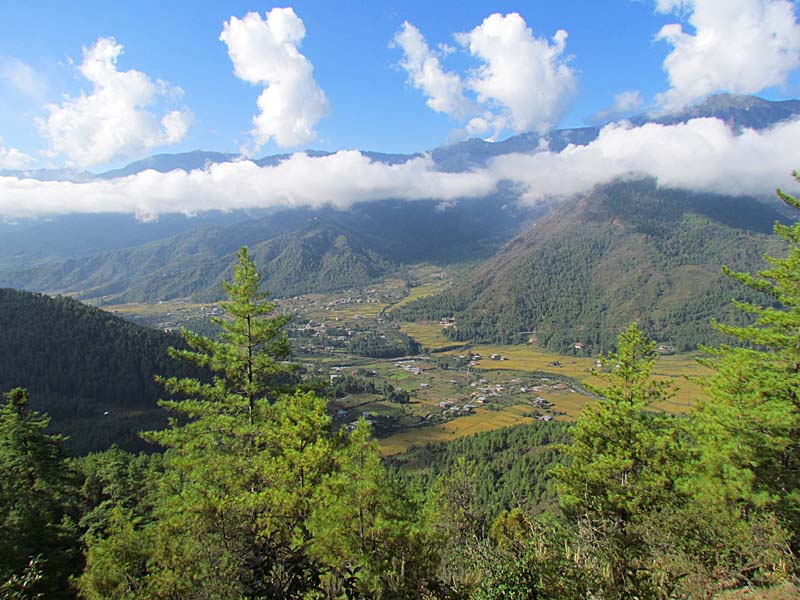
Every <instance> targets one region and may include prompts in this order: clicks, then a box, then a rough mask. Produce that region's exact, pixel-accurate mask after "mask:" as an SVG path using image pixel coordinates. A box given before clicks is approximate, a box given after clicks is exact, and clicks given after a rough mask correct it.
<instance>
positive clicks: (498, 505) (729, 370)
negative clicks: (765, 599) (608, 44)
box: [0, 176, 800, 600]
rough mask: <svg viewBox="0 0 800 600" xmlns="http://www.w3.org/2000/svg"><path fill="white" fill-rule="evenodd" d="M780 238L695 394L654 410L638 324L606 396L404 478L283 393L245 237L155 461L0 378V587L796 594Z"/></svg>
mask: <svg viewBox="0 0 800 600" xmlns="http://www.w3.org/2000/svg"><path fill="white" fill-rule="evenodd" d="M798 178H799V179H800V176H798ZM782 198H783V199H784V201H785V202H786V203H787V204H789V205H790V206H792V207H794V208H797V209H800V202H798V201H797V200H795V199H794V198H791V197H788V196H785V195H782ZM776 232H777V233H778V235H779V236H781V237H782V238H783V240H785V242H786V243H787V244H788V246H789V251H788V254H787V255H786V256H785V257H784V258H768V262H769V264H770V267H769V268H768V269H766V270H763V271H761V272H760V273H758V274H756V275H750V274H747V273H745V272H739V271H728V275H730V277H731V278H732V279H733V280H734V281H737V282H739V283H741V284H744V286H745V287H746V288H748V289H751V290H752V291H753V292H754V293H757V294H760V295H761V297H766V298H767V299H768V301H767V302H765V303H763V304H758V303H755V302H743V303H738V304H737V305H736V307H737V308H738V309H739V310H740V311H742V312H744V313H745V314H747V315H750V316H751V318H752V321H751V322H744V324H738V323H737V322H736V321H734V322H733V323H724V324H717V325H715V327H716V328H717V330H718V331H719V332H720V333H721V334H727V335H732V336H734V338H735V339H737V340H738V342H740V343H741V344H742V346H740V347H728V346H721V347H719V348H716V349H713V350H710V351H709V354H708V357H707V359H706V360H705V362H706V364H707V365H708V366H709V367H711V368H713V369H714V373H713V374H712V375H711V376H710V377H709V378H707V379H706V380H705V382H704V384H705V385H706V387H707V394H708V398H707V399H706V400H704V401H702V402H700V403H699V405H698V407H697V408H696V409H695V410H694V411H692V412H690V413H688V414H681V415H677V414H672V413H667V412H664V411H662V410H660V409H659V408H658V407H659V406H662V405H664V404H666V403H668V402H669V400H670V398H671V396H672V394H673V393H674V390H673V387H672V385H671V383H670V382H665V381H663V380H659V379H654V378H653V377H652V368H653V364H654V361H655V356H656V344H655V343H654V342H653V341H651V340H649V339H648V338H647V337H645V335H644V334H643V333H642V331H641V330H640V328H639V327H638V326H637V325H631V326H629V327H627V328H626V329H625V330H624V331H623V333H622V334H621V335H620V336H619V338H618V342H617V345H616V351H615V352H610V353H608V354H606V355H604V356H603V357H602V358H601V360H600V365H599V368H598V370H597V371H596V372H595V373H594V377H595V378H596V380H597V381H598V385H596V386H594V387H592V388H591V391H592V392H593V393H594V394H595V395H596V396H598V399H597V400H596V401H595V402H594V403H592V404H590V405H588V406H587V407H586V408H585V409H584V411H583V412H582V414H581V416H580V417H579V419H578V421H577V423H576V424H575V425H572V426H569V425H566V424H563V423H556V422H552V423H543V422H542V423H540V422H537V423H535V424H534V425H529V426H524V427H519V428H516V429H512V430H506V431H498V432H493V433H490V434H483V435H481V436H477V437H474V438H469V439H464V440H460V441H458V442H456V443H455V444H453V445H448V446H433V445H431V446H426V447H423V448H417V449H416V450H415V451H414V452H412V453H410V454H408V455H406V456H405V457H403V458H398V459H396V460H395V466H396V467H398V468H399V469H401V470H400V471H394V470H390V469H388V468H387V467H386V466H385V465H384V463H383V462H382V461H381V458H380V455H379V452H378V447H377V443H376V441H375V440H374V439H373V437H372V434H371V431H370V428H369V426H368V424H367V422H366V421H364V420H360V421H358V422H356V423H354V424H353V426H352V427H349V428H345V429H341V430H338V431H336V430H334V428H333V427H332V420H331V417H330V416H329V415H328V414H327V411H326V407H325V401H324V400H322V399H321V398H319V397H317V396H316V395H315V394H314V393H311V392H302V391H299V390H297V389H294V388H295V386H296V381H295V380H294V379H293V378H292V373H293V371H294V370H295V366H294V365H293V363H291V362H290V361H289V360H288V358H289V347H288V343H287V339H286V337H285V334H284V331H283V329H284V327H285V325H286V318H285V317H282V316H279V315H275V314H274V312H273V310H274V305H273V304H272V303H270V302H268V301H267V299H266V296H265V295H264V294H263V293H261V292H260V291H259V275H258V273H257V272H256V269H255V265H254V263H253V261H252V259H251V257H250V255H249V254H248V252H247V251H246V250H244V249H243V250H241V251H240V252H239V253H238V262H237V265H236V267H235V269H234V271H233V275H232V280H231V282H230V283H226V284H225V286H224V289H225V292H226V294H227V296H228V301H227V302H224V303H223V308H224V309H225V312H226V313H227V315H228V317H229V318H226V319H218V320H217V325H218V326H219V327H220V329H221V333H220V334H219V336H218V337H217V338H216V339H214V340H212V339H208V338H205V337H203V336H201V335H198V334H196V333H190V332H185V333H184V337H185V342H186V346H185V347H183V348H178V349H173V350H170V355H171V356H172V357H173V358H175V359H180V360H183V361H186V362H189V363H190V364H191V365H193V366H194V367H195V368H197V369H199V370H201V376H199V377H185V376H178V375H174V376H166V377H162V378H160V379H159V382H160V383H161V384H162V385H163V386H164V387H165V389H166V390H167V391H168V392H170V393H171V394H172V395H173V396H175V398H173V399H172V400H169V401H164V402H162V405H163V406H164V407H165V408H167V409H169V410H170V411H172V412H173V413H175V414H176V416H175V417H174V418H173V419H171V420H170V423H169V427H168V428H167V429H164V430H161V431H151V432H148V433H147V434H146V438H147V439H149V440H151V441H153V442H155V443H158V444H160V445H161V446H162V448H163V452H162V453H155V454H153V455H151V456H147V455H139V456H135V455H132V454H129V453H127V452H124V451H122V450H119V449H112V450H110V451H107V452H105V453H102V454H95V455H90V456H88V457H85V458H83V459H80V460H77V461H68V460H67V459H66V458H65V456H64V455H63V453H62V451H61V450H60V446H59V444H60V442H61V440H60V438H57V437H53V436H50V435H48V434H46V433H45V431H44V430H45V427H46V426H47V419H46V417H43V416H42V415H40V414H38V413H36V412H33V411H30V410H29V409H28V401H27V395H26V392H25V391H24V390H22V389H19V388H16V389H14V390H12V391H11V392H9V393H8V394H6V400H7V404H6V406H5V407H4V408H3V409H2V410H0V508H2V512H0V516H2V520H0V527H1V528H2V529H0V533H1V534H2V536H3V539H4V540H9V541H10V543H6V544H4V546H3V548H2V551H0V590H2V592H3V594H4V595H5V596H7V597H11V598H24V597H37V596H41V595H45V596H46V597H55V598H59V597H63V598H69V597H74V596H78V597H81V598H86V599H98V600H99V599H101V598H103V599H106V598H110V599H115V598H116V599H126V600H132V599H137V598H181V599H193V598H198V599H199V598H215V599H223V600H224V599H228V598H230V599H236V600H239V599H242V598H253V599H256V598H276V599H281V598H286V599H289V598H292V599H327V600H334V599H337V600H342V599H366V598H378V599H385V600H389V599H392V600H394V599H398V600H401V599H402V600H405V599H409V600H410V599H416V598H424V599H428V600H434V599H441V600H467V599H471V600H500V599H509V598H512V599H531V598H552V599H555V598H558V599H562V598H563V599H567V600H570V599H575V600H577V599H581V598H582V599H585V598H590V597H591V598H598V599H603V600H617V599H618V600H622V599H629V598H648V599H649V598H655V599H665V600H666V599H671V598H686V599H689V598H714V597H719V598H723V597H735V596H731V594H733V593H735V592H737V591H738V590H742V589H743V588H745V587H748V586H755V587H759V588H762V589H767V590H769V589H770V588H774V589H775V590H777V592H776V593H778V594H784V593H786V594H792V593H794V592H796V591H797V588H796V587H795V584H796V583H797V577H798V574H799V571H798V564H797V563H796V561H795V557H796V556H797V553H798V551H800V537H798V531H800V527H799V526H798V525H800V523H798V515H799V514H800V477H798V473H800V464H798V444H799V443H800V441H799V440H798V432H799V431H800V422H799V421H798V418H799V417H798V415H800V410H798V409H799V408H800V407H798V400H797V392H798V384H800V379H798V373H800V366H798V365H800V356H798V348H800V337H799V336H800V286H798V282H800V223H797V224H795V225H794V226H791V227H790V226H785V225H778V226H777V227H776ZM203 371H205V372H207V373H210V374H211V375H210V378H204V377H203V376H202V372H203ZM370 383H371V382H369V381H367V380H362V379H360V378H355V377H351V378H349V379H342V381H341V382H340V384H341V385H342V386H344V389H359V390H372V389H376V388H374V386H373V387H372V388H370V385H369V384H370ZM334 385H338V384H334ZM392 391H395V390H390V389H389V388H388V387H387V388H386V389H385V390H384V393H389V394H391V392H392ZM548 465H549V466H552V467H553V468H552V470H550V471H547V470H546V469H547V467H548Z"/></svg>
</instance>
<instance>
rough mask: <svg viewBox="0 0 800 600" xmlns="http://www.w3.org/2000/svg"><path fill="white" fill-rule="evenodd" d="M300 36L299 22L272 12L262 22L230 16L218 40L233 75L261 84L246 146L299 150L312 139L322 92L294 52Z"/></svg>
mask: <svg viewBox="0 0 800 600" xmlns="http://www.w3.org/2000/svg"><path fill="white" fill-rule="evenodd" d="M305 36H306V28H305V25H304V24H303V21H302V20H301V19H300V18H299V17H298V16H297V15H296V14H295V12H294V10H292V9H291V8H274V9H272V10H271V11H269V12H268V13H266V19H262V18H261V15H260V14H258V13H255V12H251V13H248V14H247V15H245V16H244V17H243V18H241V19H239V18H237V17H231V18H230V20H228V21H227V22H226V23H225V25H224V27H223V30H222V33H221V34H220V36H219V39H220V40H221V41H222V42H224V43H225V45H226V46H227V47H228V55H229V56H230V59H231V61H232V62H233V69H234V74H235V75H236V77H238V78H239V79H241V80H243V81H247V82H248V83H252V84H256V85H263V86H266V87H265V89H264V91H262V92H261V95H260V96H259V97H258V101H257V104H258V109H259V113H258V114H257V115H256V116H254V117H253V130H252V132H251V135H252V148H249V149H248V148H245V149H244V150H245V151H246V152H249V153H253V152H256V151H258V149H259V148H261V147H262V146H263V145H264V144H266V143H267V142H269V141H270V140H273V141H274V142H275V143H276V144H278V145H279V146H282V147H292V146H301V145H303V144H307V143H309V142H311V141H312V140H314V139H315V138H316V137H317V134H316V132H315V131H314V127H315V126H316V124H317V123H318V122H319V121H320V119H322V117H324V116H325V115H326V114H327V113H328V109H329V103H328V98H327V97H326V96H325V92H323V91H322V89H320V87H319V86H318V85H317V82H316V81H315V80H314V67H313V65H312V64H311V62H309V60H308V59H307V58H306V57H305V56H303V54H301V53H300V50H299V49H298V48H299V46H300V43H301V42H302V41H303V38H305Z"/></svg>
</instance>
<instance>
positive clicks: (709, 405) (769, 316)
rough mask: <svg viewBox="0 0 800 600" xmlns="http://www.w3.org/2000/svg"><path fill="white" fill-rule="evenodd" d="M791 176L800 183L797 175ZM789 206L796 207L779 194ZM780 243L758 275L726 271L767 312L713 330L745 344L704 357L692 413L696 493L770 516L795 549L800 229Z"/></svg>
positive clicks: (755, 308) (743, 305) (754, 308)
mask: <svg viewBox="0 0 800 600" xmlns="http://www.w3.org/2000/svg"><path fill="white" fill-rule="evenodd" d="M793 175H794V177H795V179H796V180H798V181H800V174H798V173H797V172H795V173H794V174H793ZM777 193H778V196H779V197H780V198H781V199H782V200H783V201H784V202H785V203H786V204H787V205H788V206H790V207H792V208H795V209H800V201H798V200H797V199H796V198H794V197H792V196H790V195H788V194H785V193H783V192H781V191H780V190H778V192H777ZM775 233H776V234H777V235H778V236H779V237H781V238H782V239H783V240H785V241H786V243H787V246H788V251H787V254H786V256H785V257H782V258H776V257H772V256H766V257H765V259H766V260H767V262H768V263H769V265H770V266H769V268H767V269H765V270H763V271H761V272H759V273H757V274H750V273H740V272H734V271H731V270H730V269H725V272H726V273H727V274H728V275H729V276H730V277H732V278H733V279H734V280H736V281H738V282H739V283H741V284H743V285H744V286H746V287H747V288H750V289H751V290H755V291H757V292H760V293H761V294H763V295H764V296H765V298H766V299H767V301H768V302H767V303H766V305H761V304H757V303H753V302H735V303H734V304H735V305H736V306H737V307H738V308H739V309H740V310H741V311H743V312H744V313H746V314H748V315H750V316H751V318H752V319H753V322H752V323H751V324H750V325H745V326H739V327H736V326H731V325H725V324H721V323H716V324H715V325H716V327H717V329H718V330H720V331H721V332H723V333H725V334H727V335H730V336H732V337H734V338H735V339H737V340H738V341H739V343H741V344H743V345H744V347H742V348H733V347H730V346H723V347H721V348H719V349H716V350H710V355H709V357H708V359H707V360H706V361H705V363H706V364H707V365H709V366H711V367H712V368H714V369H715V374H714V375H713V376H712V377H711V378H710V379H709V381H708V383H707V386H706V391H707V393H708V396H709V399H708V400H707V401H705V402H703V403H701V404H700V406H699V407H698V411H697V423H698V431H699V433H698V439H700V440H705V441H706V443H705V444H703V445H701V451H702V453H703V458H704V460H703V461H702V462H701V463H700V465H699V467H698V478H697V482H698V486H699V487H701V489H702V490H703V491H704V493H707V494H709V495H715V494H716V495H718V496H721V497H723V498H724V499H725V500H727V501H732V502H738V503H739V504H740V506H741V507H742V509H743V510H745V511H752V510H774V511H775V512H776V514H777V515H778V517H779V519H780V520H781V521H782V522H783V524H784V525H785V527H786V528H787V529H788V530H789V531H793V532H795V533H794V541H793V550H794V551H795V552H797V551H798V549H800V535H798V533H797V532H799V531H800V398H799V397H798V396H799V394H800V223H795V224H794V225H791V226H789V225H782V224H776V225H775Z"/></svg>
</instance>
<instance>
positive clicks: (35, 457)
mask: <svg viewBox="0 0 800 600" xmlns="http://www.w3.org/2000/svg"><path fill="white" fill-rule="evenodd" d="M5 398H6V403H5V405H3V406H2V407H0V540H1V541H0V583H2V585H0V591H2V592H3V594H6V593H8V594H9V595H10V597H13V594H14V593H19V594H22V592H23V591H26V592H30V593H31V594H37V593H41V594H46V596H47V597H48V598H72V597H73V596H74V594H73V593H72V591H71V589H70V586H69V577H70V576H71V575H73V574H74V573H75V572H76V571H77V570H78V568H79V566H80V555H79V551H78V543H77V542H78V535H77V526H76V523H75V521H76V518H77V488H76V486H75V483H76V477H75V474H74V472H73V471H72V469H71V468H70V467H69V466H68V463H67V459H66V455H65V454H64V450H63V448H62V442H63V438H62V437H60V436H54V435H48V434H47V433H45V429H46V428H47V425H48V423H49V418H48V417H47V416H45V415H42V414H39V413H37V412H36V411H33V410H31V409H30V406H29V400H28V394H27V392H26V391H25V390H24V389H21V388H16V389H13V390H11V391H10V392H8V393H7V394H5ZM3 597H5V596H3ZM19 597H24V596H22V595H20V596H19ZM30 597H34V596H30Z"/></svg>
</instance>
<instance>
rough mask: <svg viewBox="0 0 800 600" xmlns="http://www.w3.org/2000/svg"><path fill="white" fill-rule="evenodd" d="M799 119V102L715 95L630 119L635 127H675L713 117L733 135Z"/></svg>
mask: <svg viewBox="0 0 800 600" xmlns="http://www.w3.org/2000/svg"><path fill="white" fill-rule="evenodd" d="M798 115H800V100H779V101H771V100H764V99H763V98H758V97H756V96H740V95H735V94H716V95H714V96H710V97H709V98H707V99H706V100H704V101H703V102H701V103H700V104H696V105H694V106H690V107H688V108H685V109H683V110H681V111H679V112H677V113H673V114H667V115H658V116H639V117H636V118H633V119H631V123H633V124H634V125H642V124H644V123H661V124H663V125H674V124H677V123H685V122H686V121H689V120H690V119H699V118H704V117H714V118H717V119H722V120H723V121H725V122H726V123H727V124H728V125H729V126H730V127H731V128H732V129H734V130H735V131H741V130H742V129H755V130H757V131H760V130H762V129H768V128H769V127H772V126H773V125H775V124H776V123H780V122H781V121H786V120H787V119H792V118H795V117H797V116H798Z"/></svg>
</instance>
